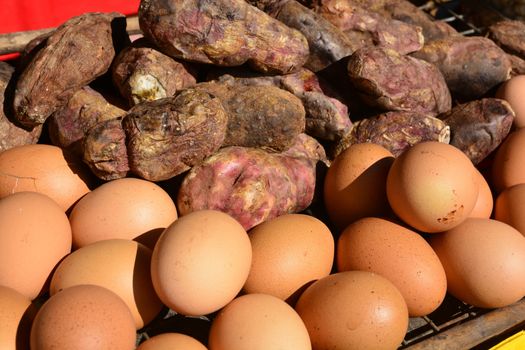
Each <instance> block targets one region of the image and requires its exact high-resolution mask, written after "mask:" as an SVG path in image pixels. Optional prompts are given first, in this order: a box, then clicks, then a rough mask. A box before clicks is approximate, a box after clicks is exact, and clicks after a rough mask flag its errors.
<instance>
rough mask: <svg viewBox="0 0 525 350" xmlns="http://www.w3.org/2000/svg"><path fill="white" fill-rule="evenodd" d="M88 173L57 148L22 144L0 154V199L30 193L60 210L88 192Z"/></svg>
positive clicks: (78, 162) (90, 179) (81, 165)
mask: <svg viewBox="0 0 525 350" xmlns="http://www.w3.org/2000/svg"><path fill="white" fill-rule="evenodd" d="M91 181H92V177H91V174H90V173H89V170H87V169H86V168H85V165H84V164H82V162H80V161H78V160H76V159H75V158H72V157H68V156H67V155H66V154H64V152H63V151H62V149H60V148H59V147H57V146H52V145H45V144H33V145H24V146H18V147H15V148H11V149H9V150H7V151H5V152H2V153H0V198H1V197H5V196H7V195H9V194H11V193H15V192H22V191H32V192H39V193H42V194H45V195H47V196H49V197H50V198H51V199H53V200H54V201H56V202H57V203H58V204H59V205H60V207H61V208H62V210H63V211H67V210H68V209H69V208H70V207H71V206H72V205H73V204H74V203H75V202H76V201H77V200H79V199H80V198H81V197H82V196H84V195H85V194H86V193H88V192H89V191H90V189H89V184H90V182H91Z"/></svg>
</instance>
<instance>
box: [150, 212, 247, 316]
mask: <svg viewBox="0 0 525 350" xmlns="http://www.w3.org/2000/svg"><path fill="white" fill-rule="evenodd" d="M251 259H252V248H251V244H250V239H249V238H248V234H247V233H246V231H245V230H244V228H243V227H242V225H241V224H240V223H239V222H238V221H236V220H235V219H234V218H232V217H231V216H229V215H228V214H225V213H223V212H220V211H215V210H201V211H195V212H192V213H190V214H187V215H184V216H183V217H181V218H179V219H178V220H176V221H175V222H173V223H172V224H171V225H170V226H168V227H167V228H166V230H165V231H164V232H163V233H162V235H161V236H160V238H159V240H158V241H157V244H156V245H155V249H154V250H153V256H152V259H151V277H152V280H153V286H154V287H155V291H156V292H157V295H158V296H159V297H160V299H161V300H162V302H163V303H164V304H165V305H167V306H168V307H170V308H171V309H172V310H174V311H176V312H178V313H180V314H183V315H191V316H196V315H205V314H209V313H211V312H214V311H217V310H219V309H220V308H222V307H223V306H225V305H226V304H228V303H229V302H230V301H231V300H233V298H235V296H236V295H237V293H239V291H240V290H241V288H242V286H243V285H244V282H245V281H246V278H247V277H248V273H249V271H250V265H251Z"/></svg>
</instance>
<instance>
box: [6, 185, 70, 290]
mask: <svg viewBox="0 0 525 350" xmlns="http://www.w3.org/2000/svg"><path fill="white" fill-rule="evenodd" d="M70 251H71V227H70V226H69V221H68V220H67V216H66V214H65V213H64V211H63V210H62V208H60V206H59V205H58V204H57V203H56V202H55V201H53V200H52V199H51V198H49V197H48V196H46V195H43V194H40V193H38V192H18V193H15V194H12V195H10V196H7V197H5V198H3V199H1V200H0V285H4V286H7V287H10V288H13V289H15V290H16V291H18V292H19V293H21V294H23V295H24V296H25V297H27V298H29V299H31V300H32V299H34V298H36V297H37V296H38V295H39V294H40V292H41V291H44V290H45V289H47V285H46V280H47V279H48V278H49V277H50V274H51V272H52V271H53V269H54V268H55V266H56V265H57V264H58V262H59V261H60V260H61V259H62V258H63V257H64V256H66V255H67V254H68V253H69V252H70Z"/></svg>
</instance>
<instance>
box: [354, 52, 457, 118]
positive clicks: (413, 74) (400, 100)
mask: <svg viewBox="0 0 525 350" xmlns="http://www.w3.org/2000/svg"><path fill="white" fill-rule="evenodd" d="M348 74H349V76H350V80H351V81H352V83H353V85H354V86H355V88H356V89H357V90H359V92H360V94H361V96H362V97H363V100H364V101H365V102H366V103H368V104H369V105H371V106H372V107H377V108H380V109H383V110H385V111H412V112H417V113H426V114H430V115H434V116H435V115H437V114H439V113H443V112H446V111H448V110H449V109H450V108H451V105H452V99H451V96H450V92H449V90H448V87H447V84H446V82H445V79H444V77H443V75H442V74H441V72H440V71H439V70H438V69H437V67H436V66H434V65H432V64H430V63H428V62H425V61H423V60H420V59H416V58H414V57H410V56H404V55H400V54H399V53H397V52H396V51H394V50H390V49H383V48H378V47H364V48H362V49H359V50H357V51H356V52H355V53H354V54H353V55H352V56H351V57H350V60H349V61H348Z"/></svg>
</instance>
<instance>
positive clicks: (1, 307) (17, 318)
mask: <svg viewBox="0 0 525 350" xmlns="http://www.w3.org/2000/svg"><path fill="white" fill-rule="evenodd" d="M30 313H31V300H29V299H28V298H27V297H25V296H23V295H22V294H20V293H18V292H17V291H16V290H14V289H11V288H8V287H4V286H0V344H1V348H2V350H16V349H27V348H29V331H30V329H31V316H30Z"/></svg>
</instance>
